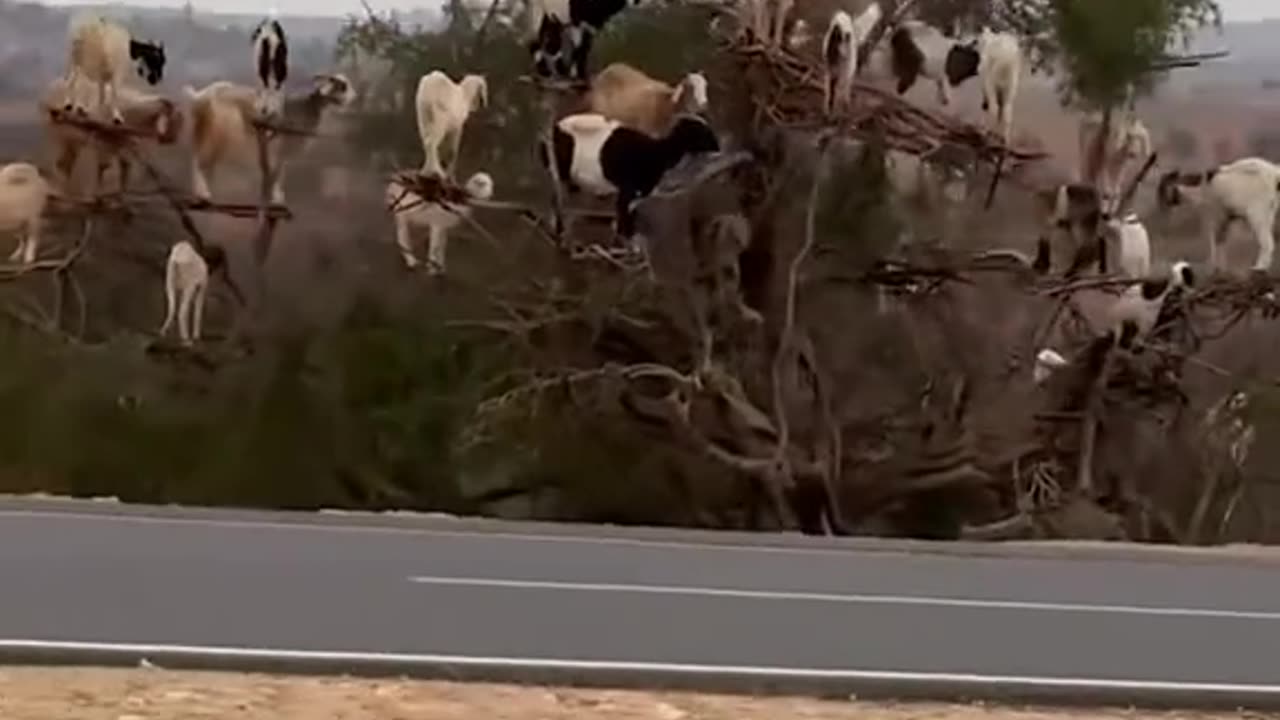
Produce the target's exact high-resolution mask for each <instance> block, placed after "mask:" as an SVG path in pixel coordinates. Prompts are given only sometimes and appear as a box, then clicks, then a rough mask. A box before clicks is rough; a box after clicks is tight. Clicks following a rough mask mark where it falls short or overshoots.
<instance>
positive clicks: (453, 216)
mask: <svg viewBox="0 0 1280 720" xmlns="http://www.w3.org/2000/svg"><path fill="white" fill-rule="evenodd" d="M491 197H493V178H492V177H490V176H489V175H488V173H483V172H478V173H475V174H474V175H472V176H471V177H470V178H469V179H468V180H467V184H466V186H465V188H463V192H461V193H456V192H455V193H446V196H445V198H444V202H435V201H426V200H424V199H423V198H422V197H421V196H419V195H418V194H416V193H414V192H412V191H410V190H409V189H408V188H406V187H405V186H404V185H402V184H401V183H400V182H399V181H398V180H392V181H391V182H390V183H388V184H387V191H386V199H387V205H388V207H390V208H391V209H392V212H393V213H394V214H395V220H396V244H397V245H398V246H399V247H400V255H401V257H403V258H404V263H405V265H407V266H408V267H409V269H413V268H416V267H417V266H418V265H419V264H420V261H419V260H418V258H417V256H416V255H414V253H413V246H412V244H411V242H410V238H409V228H410V227H411V226H423V225H425V226H426V227H427V232H428V240H427V272H428V273H429V274H431V275H438V274H443V273H444V272H445V249H446V247H445V246H446V244H447V243H448V241H449V231H450V230H452V229H453V228H455V227H456V226H457V225H458V223H459V222H461V221H462V216H463V215H470V214H471V208H470V207H468V206H467V205H466V203H467V202H468V201H471V200H488V199H489V198H491ZM406 203H409V205H408V206H407V207H406V206H405V204H406ZM453 205H457V206H458V207H452V206H453ZM401 208H403V209H401Z"/></svg>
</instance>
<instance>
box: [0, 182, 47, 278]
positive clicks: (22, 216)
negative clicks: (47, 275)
mask: <svg viewBox="0 0 1280 720" xmlns="http://www.w3.org/2000/svg"><path fill="white" fill-rule="evenodd" d="M48 203H49V183H48V181H46V180H45V179H44V177H43V176H42V175H41V174H40V170H39V169H38V168H37V167H36V166H35V165H32V164H30V163H24V162H17V163H10V164H8V165H4V166H0V232H4V233H13V232H16V233H17V234H18V246H17V247H16V248H14V251H13V253H12V254H10V255H9V260H10V261H15V260H20V261H21V262H22V263H23V264H24V265H30V264H31V263H33V262H35V259H36V253H37V251H38V250H39V249H40V230H41V222H42V220H41V218H42V216H43V215H44V209H45V206H46V205H48Z"/></svg>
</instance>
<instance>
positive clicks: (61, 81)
mask: <svg viewBox="0 0 1280 720" xmlns="http://www.w3.org/2000/svg"><path fill="white" fill-rule="evenodd" d="M71 90H72V88H70V87H69V84H68V83H67V81H66V79H65V78H54V79H53V80H52V81H51V82H50V83H49V86H48V87H47V88H46V89H45V92H44V94H43V96H42V97H41V101H40V106H41V110H42V113H41V114H42V116H43V119H44V125H45V133H46V135H47V136H48V137H49V139H50V140H51V142H52V144H53V148H54V175H55V178H56V180H57V182H58V183H59V184H60V185H62V186H63V188H64V189H65V188H69V187H70V185H71V178H72V175H73V174H74V172H75V166H76V161H77V160H79V158H80V153H81V152H82V151H83V150H84V148H85V147H86V146H88V145H92V146H93V147H94V148H95V151H96V155H97V175H96V178H97V179H96V187H101V186H102V176H103V174H104V173H105V172H106V170H107V168H108V167H109V166H110V165H111V164H112V163H113V162H114V163H115V166H116V168H117V170H118V171H119V188H120V192H121V193H124V192H125V191H126V190H127V189H128V184H129V172H130V167H131V165H130V163H129V161H128V160H127V159H126V157H125V156H124V154H122V153H121V152H120V148H119V147H118V146H116V145H113V144H110V143H102V142H98V140H97V139H96V138H95V137H94V136H93V135H91V134H90V133H88V132H86V131H84V130H82V129H80V128H77V127H74V126H72V125H68V124H66V123H61V122H58V121H57V117H56V115H57V114H58V108H59V107H60V106H61V105H62V104H63V103H64V101H65V100H66V99H67V97H68V95H69V92H70V91H71ZM76 92H77V93H78V95H79V97H77V98H75V99H76V100H79V101H82V102H85V103H86V104H88V105H90V106H92V105H93V104H94V101H93V99H92V98H90V97H88V93H86V92H85V89H84V87H83V86H81V87H80V89H77V90H76ZM118 92H119V99H120V101H121V102H120V105H119V107H120V108H121V112H122V117H123V118H124V126H125V127H127V128H130V129H133V130H137V131H139V132H140V133H143V134H145V135H146V136H147V137H151V138H154V139H155V140H156V141H157V142H159V143H160V144H161V145H172V144H173V143H175V142H177V140H178V138H179V137H180V135H181V131H182V125H183V118H182V112H181V111H180V110H179V108H178V106H177V105H176V104H175V103H174V102H173V101H172V100H169V99H168V98H165V97H162V96H159V95H152V94H149V93H145V92H142V91H140V90H135V89H133V88H130V87H128V86H123V87H121V88H120V89H119V91H118Z"/></svg>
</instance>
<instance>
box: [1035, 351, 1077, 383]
mask: <svg viewBox="0 0 1280 720" xmlns="http://www.w3.org/2000/svg"><path fill="white" fill-rule="evenodd" d="M1070 364H1071V363H1069V362H1068V361H1067V359H1066V358H1064V357H1062V355H1061V354H1060V353H1058V351H1057V350H1054V349H1053V348H1044V349H1042V350H1041V351H1040V352H1038V353H1036V362H1035V365H1034V366H1032V368H1031V380H1032V382H1034V383H1035V384H1036V385H1043V384H1044V383H1045V381H1046V380H1048V379H1049V376H1051V375H1053V373H1054V372H1056V371H1058V370H1061V369H1062V368H1064V367H1066V366H1068V365H1070Z"/></svg>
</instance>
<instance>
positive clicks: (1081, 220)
mask: <svg viewBox="0 0 1280 720" xmlns="http://www.w3.org/2000/svg"><path fill="white" fill-rule="evenodd" d="M1036 197H1037V199H1038V201H1039V204H1040V210H1041V212H1042V214H1043V217H1044V229H1043V231H1042V232H1043V233H1044V234H1043V235H1042V236H1041V242H1043V243H1046V244H1049V245H1052V243H1050V242H1049V240H1048V239H1049V238H1050V237H1052V236H1054V235H1056V234H1057V233H1059V232H1066V233H1067V234H1068V235H1069V236H1070V237H1071V243H1070V248H1071V253H1072V261H1071V265H1070V266H1069V267H1068V269H1067V272H1066V276H1067V277H1072V276H1074V275H1076V274H1077V273H1079V272H1080V271H1081V270H1083V269H1085V268H1086V267H1088V266H1089V265H1091V264H1095V263H1096V264H1097V266H1098V270H1099V271H1100V272H1106V271H1107V253H1106V246H1105V241H1104V240H1103V238H1102V236H1101V234H1100V230H1101V229H1102V223H1104V222H1105V221H1106V220H1107V219H1108V217H1107V216H1106V215H1105V214H1104V212H1103V208H1102V197H1101V195H1099V193H1098V190H1097V188H1094V187H1093V186H1091V185H1084V184H1080V183H1067V184H1062V185H1054V186H1053V187H1051V188H1049V189H1047V190H1041V191H1039V192H1038V193H1036Z"/></svg>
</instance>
